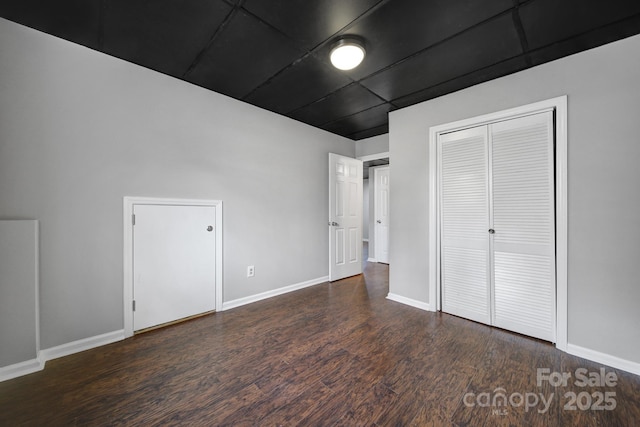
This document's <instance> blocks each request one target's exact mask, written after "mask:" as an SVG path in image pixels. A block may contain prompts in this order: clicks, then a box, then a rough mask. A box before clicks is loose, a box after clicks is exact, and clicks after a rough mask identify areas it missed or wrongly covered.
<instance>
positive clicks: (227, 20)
mask: <svg viewBox="0 0 640 427" xmlns="http://www.w3.org/2000/svg"><path fill="white" fill-rule="evenodd" d="M243 2H244V0H238V2H237V3H236V4H234V6H233V8H232V9H231V10H230V11H229V13H228V14H227V16H226V17H225V18H224V20H223V21H222V23H221V24H220V25H218V28H216V31H214V33H213V34H212V35H211V38H210V39H209V41H208V42H207V44H206V45H205V46H204V47H203V48H202V49H201V50H200V52H198V53H197V54H196V57H195V58H194V59H193V62H191V64H190V65H189V67H188V68H187V70H186V71H185V72H184V74H182V77H183V78H184V79H186V78H187V77H188V76H189V74H191V73H192V72H193V70H194V69H195V68H196V67H197V66H198V64H199V63H200V61H202V58H204V56H205V55H206V54H207V51H208V50H209V49H210V48H211V46H213V43H214V42H215V40H216V39H217V38H218V36H220V34H222V32H223V31H224V29H225V28H226V27H227V25H229V23H231V21H232V20H233V18H234V17H235V16H236V15H237V13H238V10H239V9H240V7H242V3H243Z"/></svg>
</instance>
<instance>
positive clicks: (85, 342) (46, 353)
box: [0, 329, 124, 382]
mask: <svg viewBox="0 0 640 427" xmlns="http://www.w3.org/2000/svg"><path fill="white" fill-rule="evenodd" d="M123 339H124V329H121V330H119V331H113V332H108V333H106V334H102V335H96V336H95V337H89V338H84V339H81V340H78V341H73V342H70V343H66V344H62V345H59V346H56V347H51V348H47V349H45V350H41V351H39V352H38V357H37V358H35V359H32V360H27V361H25V362H20V363H16V364H14V365H9V366H4V367H2V368H0V382H2V381H6V380H10V379H12V378H17V377H21V376H23V375H28V374H32V373H34V372H38V371H41V370H43V369H44V365H45V363H46V362H47V361H49V360H53V359H57V358H58V357H63V356H68V355H70V354H74V353H79V352H81V351H85V350H90V349H92V348H96V347H100V346H103V345H107V344H111V343H113V342H116V341H122V340H123Z"/></svg>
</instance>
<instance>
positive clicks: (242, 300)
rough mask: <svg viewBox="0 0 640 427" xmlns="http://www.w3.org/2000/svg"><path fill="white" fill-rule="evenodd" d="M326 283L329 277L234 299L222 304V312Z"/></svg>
mask: <svg viewBox="0 0 640 427" xmlns="http://www.w3.org/2000/svg"><path fill="white" fill-rule="evenodd" d="M328 281H329V276H324V277H318V278H317V279H312V280H307V281H306V282H300V283H296V284H294V285H289V286H285V287H283V288H278V289H274V290H272V291H267V292H263V293H261V294H256V295H251V296H248V297H244V298H238V299H234V300H232V301H227V302H224V303H222V311H225V310H230V309H232V308H236V307H240V306H242V305H246V304H251V303H252V302H257V301H260V300H263V299H267V298H271V297H275V296H278V295H282V294H286V293H288V292H293V291H297V290H298V289H303V288H308V287H309V286H314V285H318V284H320V283H324V282H328Z"/></svg>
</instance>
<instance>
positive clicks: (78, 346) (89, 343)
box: [40, 329, 124, 362]
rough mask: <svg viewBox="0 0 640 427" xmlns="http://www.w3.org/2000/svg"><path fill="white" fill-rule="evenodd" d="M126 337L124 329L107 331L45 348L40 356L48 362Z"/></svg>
mask: <svg viewBox="0 0 640 427" xmlns="http://www.w3.org/2000/svg"><path fill="white" fill-rule="evenodd" d="M123 339H124V329H121V330H119V331H113V332H107V333H106V334H102V335H96V336H94V337H89V338H84V339H81V340H78V341H72V342H70V343H66V344H62V345H59V346H56V347H51V348H47V349H44V350H42V351H41V352H40V357H41V358H42V359H43V360H44V361H45V362H46V361H48V360H52V359H57V358H58V357H63V356H68V355H70V354H74V353H80V352H81V351H85V350H89V349H92V348H96V347H100V346H103V345H107V344H111V343H113V342H116V341H122V340H123Z"/></svg>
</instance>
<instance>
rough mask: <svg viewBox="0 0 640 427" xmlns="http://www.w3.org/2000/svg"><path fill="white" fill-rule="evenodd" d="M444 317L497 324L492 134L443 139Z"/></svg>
mask: <svg viewBox="0 0 640 427" xmlns="http://www.w3.org/2000/svg"><path fill="white" fill-rule="evenodd" d="M438 143H439V150H438V151H439V154H440V157H439V162H440V165H439V168H438V169H439V171H440V181H439V182H440V191H439V193H440V242H441V250H440V254H441V255H440V256H441V281H442V288H441V289H442V292H441V297H442V311H445V312H447V313H451V314H454V315H456V316H461V317H465V318H467V319H471V320H475V321H477V322H482V323H487V324H490V323H491V287H490V283H491V277H490V268H489V267H490V262H489V261H490V260H489V238H488V231H487V230H488V229H489V188H488V170H487V165H488V144H487V128H486V126H483V127H476V128H472V129H466V130H462V131H457V132H452V133H448V134H445V135H441V136H440V138H439V140H438Z"/></svg>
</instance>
